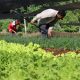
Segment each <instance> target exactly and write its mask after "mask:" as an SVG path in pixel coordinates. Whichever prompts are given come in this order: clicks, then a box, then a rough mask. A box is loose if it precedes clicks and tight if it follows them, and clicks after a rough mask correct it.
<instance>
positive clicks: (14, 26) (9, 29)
mask: <svg viewBox="0 0 80 80" xmlns="http://www.w3.org/2000/svg"><path fill="white" fill-rule="evenodd" d="M12 30H14V31H16V25H13V24H12V22H11V23H10V24H9V26H8V31H9V32H13V31H12Z"/></svg>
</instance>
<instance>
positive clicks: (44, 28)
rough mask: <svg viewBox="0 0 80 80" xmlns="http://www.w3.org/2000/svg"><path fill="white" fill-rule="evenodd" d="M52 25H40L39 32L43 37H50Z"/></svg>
mask: <svg viewBox="0 0 80 80" xmlns="http://www.w3.org/2000/svg"><path fill="white" fill-rule="evenodd" d="M49 27H50V25H49V24H43V25H39V31H40V32H41V34H42V35H45V36H47V37H48V29H49Z"/></svg>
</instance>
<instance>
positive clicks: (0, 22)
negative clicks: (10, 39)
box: [0, 19, 12, 31]
mask: <svg viewBox="0 0 80 80" xmlns="http://www.w3.org/2000/svg"><path fill="white" fill-rule="evenodd" d="M11 21H12V19H5V20H4V19H3V20H0V27H1V30H0V31H2V30H3V29H6V30H7V27H8V25H9V23H10V22H11Z"/></svg>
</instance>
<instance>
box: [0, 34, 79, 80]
mask: <svg viewBox="0 0 80 80" xmlns="http://www.w3.org/2000/svg"><path fill="white" fill-rule="evenodd" d="M79 42H80V38H79V37H71V38H70V37H52V38H50V39H48V38H43V37H42V36H21V35H4V36H3V35H0V80H79V79H80V73H79V70H80V65H79V64H80V54H79V53H80V52H79V51H80V44H79Z"/></svg>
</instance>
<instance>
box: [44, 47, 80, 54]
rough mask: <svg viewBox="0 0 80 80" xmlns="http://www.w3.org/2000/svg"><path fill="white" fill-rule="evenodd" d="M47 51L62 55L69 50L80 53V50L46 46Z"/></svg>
mask: <svg viewBox="0 0 80 80" xmlns="http://www.w3.org/2000/svg"><path fill="white" fill-rule="evenodd" d="M44 50H45V51H46V52H51V53H52V54H53V55H61V54H66V53H67V52H75V53H77V54H79V53H80V50H69V49H64V48H44Z"/></svg>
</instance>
